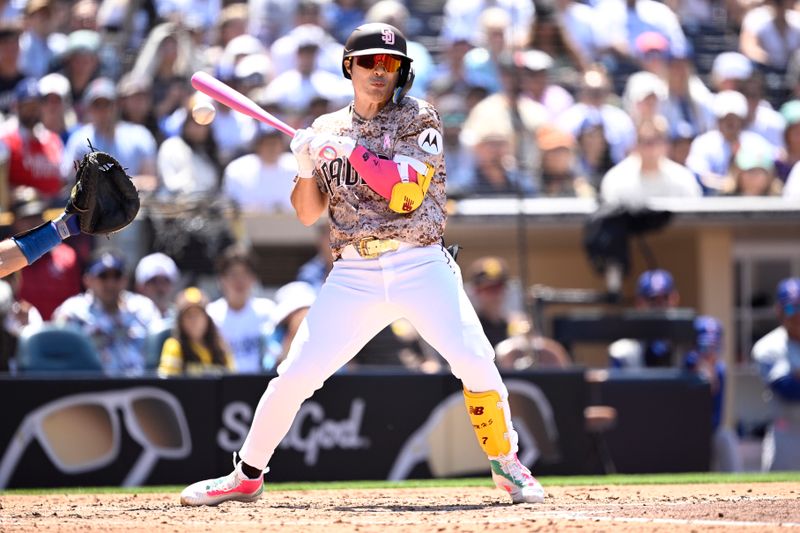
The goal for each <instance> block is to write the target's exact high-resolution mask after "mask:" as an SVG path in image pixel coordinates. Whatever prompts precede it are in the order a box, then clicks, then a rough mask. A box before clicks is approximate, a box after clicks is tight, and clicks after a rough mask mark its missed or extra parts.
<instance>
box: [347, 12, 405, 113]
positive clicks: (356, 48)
mask: <svg viewBox="0 0 800 533" xmlns="http://www.w3.org/2000/svg"><path fill="white" fill-rule="evenodd" d="M372 54H391V55H394V56H400V57H401V58H402V66H401V67H400V75H399V77H398V78H397V88H396V89H395V101H399V98H398V95H405V93H406V92H408V90H409V89H410V88H411V84H412V83H414V70H413V69H412V68H411V62H412V61H413V59H411V58H410V57H408V53H407V49H406V37H405V35H403V32H401V31H400V30H398V29H397V28H395V27H394V26H392V25H391V24H384V23H383V22H371V23H369V24H362V25H361V26H359V27H358V28H356V29H355V30H353V33H351V34H350V37H348V38H347V41H346V42H345V43H344V54H343V55H342V73H343V74H344V77H345V78H347V79H348V80H349V79H350V73H349V72H347V69H346V68H345V62H346V60H347V58H348V57H356V56H367V55H372Z"/></svg>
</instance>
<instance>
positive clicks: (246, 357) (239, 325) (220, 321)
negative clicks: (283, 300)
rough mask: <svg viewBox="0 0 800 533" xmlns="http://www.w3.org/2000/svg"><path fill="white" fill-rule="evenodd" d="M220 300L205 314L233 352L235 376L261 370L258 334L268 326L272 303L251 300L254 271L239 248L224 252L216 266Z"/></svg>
mask: <svg viewBox="0 0 800 533" xmlns="http://www.w3.org/2000/svg"><path fill="white" fill-rule="evenodd" d="M217 275H218V280H219V285H220V289H221V290H222V297H221V298H219V299H218V300H215V301H213V302H211V303H210V304H208V307H206V310H207V311H208V314H209V316H210V317H211V318H212V319H213V320H214V323H215V324H216V325H217V327H218V328H219V330H220V333H222V337H223V338H224V339H225V342H226V343H227V344H228V346H229V347H230V349H231V351H232V352H233V357H234V361H235V366H236V370H237V372H260V371H261V370H263V369H262V366H261V364H262V357H263V345H262V344H263V343H262V332H263V331H264V330H265V329H268V328H270V327H271V326H272V313H273V311H274V309H275V303H274V302H273V301H272V300H269V299H267V298H256V297H254V296H253V288H254V287H255V284H256V281H257V279H256V267H255V263H254V262H253V258H252V256H251V255H250V253H249V252H248V251H247V250H245V249H243V248H241V247H239V246H236V245H234V246H232V247H230V248H228V249H226V250H225V251H224V252H223V253H222V256H221V257H219V259H218V263H217Z"/></svg>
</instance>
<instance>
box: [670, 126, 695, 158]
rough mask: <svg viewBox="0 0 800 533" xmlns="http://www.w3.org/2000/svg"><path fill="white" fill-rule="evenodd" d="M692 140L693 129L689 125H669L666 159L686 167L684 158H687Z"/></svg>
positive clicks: (693, 136)
mask: <svg viewBox="0 0 800 533" xmlns="http://www.w3.org/2000/svg"><path fill="white" fill-rule="evenodd" d="M694 138H695V134H694V128H693V127H692V126H691V125H690V124H688V123H686V122H680V123H678V124H676V125H672V124H670V135H669V154H668V157H669V158H670V159H672V160H673V161H675V162H676V163H678V164H679V165H683V166H686V158H687V157H689V150H690V149H691V148H692V141H694Z"/></svg>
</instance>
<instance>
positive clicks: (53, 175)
mask: <svg viewBox="0 0 800 533" xmlns="http://www.w3.org/2000/svg"><path fill="white" fill-rule="evenodd" d="M14 92H15V103H14V114H15V117H14V118H15V119H16V120H13V119H12V120H9V121H8V122H7V123H6V124H4V128H3V130H4V131H3V132H2V133H1V134H0V141H2V143H3V144H4V145H5V149H6V150H7V151H8V172H9V185H10V186H11V187H19V186H22V185H25V186H29V187H33V188H34V189H36V191H37V192H38V193H39V194H40V195H42V196H43V197H46V198H53V197H55V196H57V195H58V194H59V193H60V192H61V189H62V187H63V186H64V181H63V180H62V179H61V172H60V169H59V165H60V164H61V157H62V154H63V153H64V145H63V143H62V142H61V139H60V138H59V136H58V135H57V134H55V133H53V132H52V131H50V130H48V129H47V128H45V127H44V126H43V125H42V123H41V120H42V96H41V94H39V82H38V81H37V80H36V79H34V78H25V79H24V80H22V81H21V82H19V83H18V84H17V87H16V89H15V91H14Z"/></svg>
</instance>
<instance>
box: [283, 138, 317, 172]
mask: <svg viewBox="0 0 800 533" xmlns="http://www.w3.org/2000/svg"><path fill="white" fill-rule="evenodd" d="M315 136H316V133H314V130H312V129H311V128H302V129H299V130H297V131H296V132H295V134H294V137H292V142H291V143H289V148H291V149H292V153H293V154H294V157H295V159H297V176H298V177H299V178H313V177H314V167H315V164H314V157H313V156H312V155H311V153H312V152H311V150H310V148H309V145H310V143H311V141H312V140H313V139H314V137H315Z"/></svg>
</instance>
